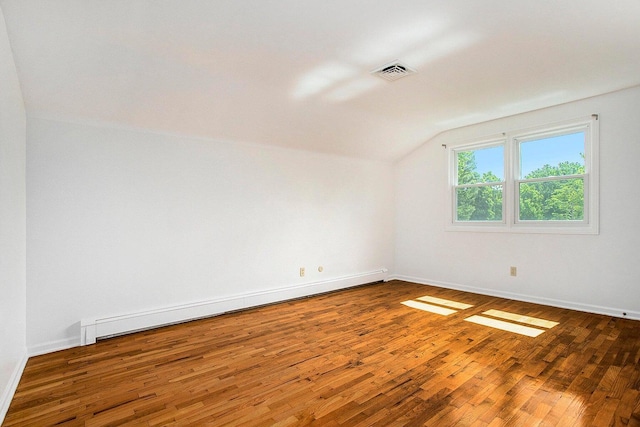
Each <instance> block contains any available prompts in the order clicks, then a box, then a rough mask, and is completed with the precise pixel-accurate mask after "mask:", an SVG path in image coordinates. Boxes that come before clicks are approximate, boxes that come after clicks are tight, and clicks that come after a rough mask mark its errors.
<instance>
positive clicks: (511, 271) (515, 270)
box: [510, 267, 518, 276]
mask: <svg viewBox="0 0 640 427" xmlns="http://www.w3.org/2000/svg"><path fill="white" fill-rule="evenodd" d="M510 274H511V275H512V276H517V275H518V269H517V268H516V267H511V270H510Z"/></svg>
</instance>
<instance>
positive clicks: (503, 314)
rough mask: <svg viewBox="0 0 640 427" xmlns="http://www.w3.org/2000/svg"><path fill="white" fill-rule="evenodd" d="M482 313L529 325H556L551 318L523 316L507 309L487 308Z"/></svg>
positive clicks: (544, 326) (550, 326)
mask: <svg viewBox="0 0 640 427" xmlns="http://www.w3.org/2000/svg"><path fill="white" fill-rule="evenodd" d="M482 314H486V315H487V316H491V317H498V318H500V319H505V320H513V321H514V322H518V323H524V324H526V325H531V326H539V327H542V328H547V329H549V328H553V327H554V326H558V324H559V323H558V322H552V321H551V320H546V319H540V318H538V317H531V316H524V315H521V314H515V313H509V312H508V311H500V310H487V311H485V312H484V313H482Z"/></svg>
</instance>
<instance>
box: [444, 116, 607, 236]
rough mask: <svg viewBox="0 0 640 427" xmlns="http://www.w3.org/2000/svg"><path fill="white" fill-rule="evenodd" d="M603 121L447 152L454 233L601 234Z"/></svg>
mask: <svg viewBox="0 0 640 427" xmlns="http://www.w3.org/2000/svg"><path fill="white" fill-rule="evenodd" d="M597 126H598V122H597V116H595V115H593V116H591V117H589V118H585V119H583V120H575V121H572V122H567V123H562V124H557V125H552V126H545V127H540V128H536V129H532V130H528V131H516V132H510V133H505V134H503V135H501V137H500V138H495V139H489V140H483V141H476V142H473V143H470V144H464V145H456V146H452V147H449V158H450V185H449V187H450V191H449V192H448V194H449V195H450V199H451V203H449V204H448V206H450V208H449V211H450V215H449V225H448V227H447V229H449V230H472V231H513V232H533V233H589V234H597V233H598V215H597V214H598V205H597V203H598V192H597V190H598V170H597V160H598V159H597V152H598V151H597V146H598V129H597Z"/></svg>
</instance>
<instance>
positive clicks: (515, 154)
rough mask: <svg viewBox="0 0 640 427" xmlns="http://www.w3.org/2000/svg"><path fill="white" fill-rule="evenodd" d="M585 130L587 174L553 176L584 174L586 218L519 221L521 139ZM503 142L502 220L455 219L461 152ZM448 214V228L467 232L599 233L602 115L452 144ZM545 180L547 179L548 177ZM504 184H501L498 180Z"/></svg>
mask: <svg viewBox="0 0 640 427" xmlns="http://www.w3.org/2000/svg"><path fill="white" fill-rule="evenodd" d="M582 130H584V131H585V135H586V138H585V139H586V141H585V173H584V174H581V175H575V176H573V175H572V176H569V177H558V178H551V179H567V178H571V177H583V179H584V200H585V210H584V220H583V221H575V222H573V221H520V220H519V219H518V216H519V209H520V207H519V200H518V198H517V196H518V193H517V189H516V186H517V185H518V182H520V179H519V176H518V175H519V171H518V168H519V166H518V165H519V163H520V159H519V155H520V154H519V141H523V140H526V139H538V138H541V137H544V136H545V135H549V136H553V135H558V134H562V133H571V132H572V131H573V132H575V131H582ZM500 144H504V157H505V160H504V166H505V168H504V169H505V170H504V179H505V181H504V182H503V183H502V184H503V198H502V212H503V220H502V221H487V222H484V221H456V220H455V218H456V213H455V210H456V204H455V202H456V199H455V197H456V196H455V189H456V185H455V183H456V181H457V176H456V175H457V172H458V165H457V163H456V153H457V152H458V151H466V150H477V149H481V148H488V147H491V146H496V145H500ZM446 148H447V155H448V168H447V169H448V172H449V177H448V180H447V191H446V195H447V196H446V198H447V200H446V201H447V203H446V206H447V215H446V221H447V223H446V224H445V230H447V231H467V232H499V233H505V232H506V233H547V234H598V233H599V200H600V194H599V180H600V176H599V117H598V115H596V114H592V115H591V116H588V117H582V118H578V119H573V120H567V121H563V122H556V123H551V124H546V125H540V126H536V127H533V128H529V129H524V130H514V131H509V132H505V133H503V134H500V135H499V136H494V137H486V138H482V139H477V140H473V141H466V142H462V143H457V144H451V145H448V146H447V147H446ZM545 179H546V178H545ZM496 184H501V183H496Z"/></svg>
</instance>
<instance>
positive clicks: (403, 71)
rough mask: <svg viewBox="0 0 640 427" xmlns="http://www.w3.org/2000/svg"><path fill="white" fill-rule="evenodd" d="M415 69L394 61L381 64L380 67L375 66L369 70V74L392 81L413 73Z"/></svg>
mask: <svg viewBox="0 0 640 427" xmlns="http://www.w3.org/2000/svg"><path fill="white" fill-rule="evenodd" d="M416 72H417V71H416V70H414V69H412V68H410V67H408V66H406V65H404V64H402V63H400V62H398V61H394V62H391V63H389V64H386V65H383V66H382V67H380V68H376V69H375V70H373V71H371V74H373V75H374V76H378V77H380V78H382V79H385V80H387V81H390V82H393V81H396V80H398V79H401V78H403V77H406V76H410V75H411V74H415V73H416Z"/></svg>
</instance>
